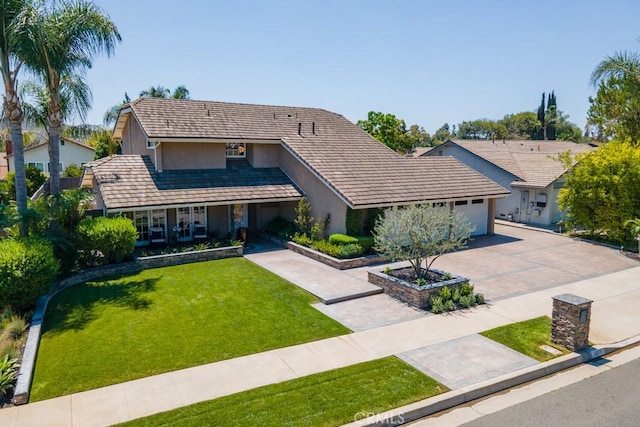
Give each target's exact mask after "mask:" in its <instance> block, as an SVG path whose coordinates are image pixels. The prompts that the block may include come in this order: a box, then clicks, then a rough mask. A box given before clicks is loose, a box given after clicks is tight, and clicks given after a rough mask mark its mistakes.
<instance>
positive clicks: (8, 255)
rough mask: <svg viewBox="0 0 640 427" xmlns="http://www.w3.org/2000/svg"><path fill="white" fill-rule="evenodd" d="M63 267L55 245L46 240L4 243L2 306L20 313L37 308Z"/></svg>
mask: <svg viewBox="0 0 640 427" xmlns="http://www.w3.org/2000/svg"><path fill="white" fill-rule="evenodd" d="M59 268H60V264H59V262H58V260H57V259H56V258H55V256H54V255H53V249H52V248H51V245H50V244H49V243H48V242H47V241H45V240H42V239H37V238H26V239H10V240H2V241H0V307H5V306H10V307H12V308H13V309H14V310H16V311H18V312H23V311H26V310H30V309H32V308H33V306H34V304H35V303H36V301H37V300H38V298H40V296H41V295H43V294H45V293H47V292H48V291H49V289H50V287H51V283H52V282H53V280H54V279H55V277H56V275H57V274H58V269H59Z"/></svg>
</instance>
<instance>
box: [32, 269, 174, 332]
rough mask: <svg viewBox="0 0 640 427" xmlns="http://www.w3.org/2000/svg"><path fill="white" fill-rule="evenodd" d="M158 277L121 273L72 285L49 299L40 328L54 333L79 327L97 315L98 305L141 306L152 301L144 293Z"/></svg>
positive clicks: (139, 307) (149, 290)
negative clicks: (133, 277) (138, 277)
mask: <svg viewBox="0 0 640 427" xmlns="http://www.w3.org/2000/svg"><path fill="white" fill-rule="evenodd" d="M161 277H162V276H158V277H154V278H148V279H144V280H133V281H129V280H126V278H122V277H121V278H117V279H111V280H103V281H93V282H86V283H83V284H80V285H76V286H74V287H73V288H70V289H69V290H67V291H65V292H63V293H61V294H59V295H57V296H56V297H55V298H54V299H53V300H52V301H51V302H50V303H49V307H48V308H47V316H46V317H45V322H44V323H45V324H44V328H43V332H47V333H49V334H55V333H62V332H65V331H69V330H82V329H84V328H85V326H86V325H88V324H89V323H90V322H92V321H93V320H95V319H96V318H97V317H98V313H96V311H97V310H96V309H97V308H98V307H99V306H106V305H111V306H117V307H124V308H130V309H133V310H145V309H147V308H149V307H150V306H151V304H152V301H151V299H149V298H148V297H146V296H145V294H146V293H148V292H153V291H155V290H156V283H157V282H158V280H160V279H161Z"/></svg>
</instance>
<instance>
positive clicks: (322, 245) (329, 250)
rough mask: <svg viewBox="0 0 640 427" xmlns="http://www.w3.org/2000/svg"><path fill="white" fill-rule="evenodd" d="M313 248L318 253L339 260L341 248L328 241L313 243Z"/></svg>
mask: <svg viewBox="0 0 640 427" xmlns="http://www.w3.org/2000/svg"><path fill="white" fill-rule="evenodd" d="M311 248H312V249H315V250H316V251H318V252H322V253H323V254H327V255H329V256H332V257H334V258H338V254H339V252H340V246H338V245H332V244H331V243H329V242H327V241H326V240H318V241H316V242H313V243H312V245H311Z"/></svg>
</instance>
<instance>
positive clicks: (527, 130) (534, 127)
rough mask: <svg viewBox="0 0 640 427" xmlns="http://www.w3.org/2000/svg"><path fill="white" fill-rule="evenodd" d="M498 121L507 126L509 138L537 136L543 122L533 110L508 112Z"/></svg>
mask: <svg viewBox="0 0 640 427" xmlns="http://www.w3.org/2000/svg"><path fill="white" fill-rule="evenodd" d="M498 123H500V124H502V125H503V126H504V127H506V128H507V132H508V133H509V137H508V138H509V139H532V138H534V137H535V136H537V134H538V131H539V129H540V127H541V126H542V124H541V123H540V120H538V116H537V114H536V113H534V112H533V111H523V112H521V113H516V114H507V115H506V116H504V118H502V119H501V120H498Z"/></svg>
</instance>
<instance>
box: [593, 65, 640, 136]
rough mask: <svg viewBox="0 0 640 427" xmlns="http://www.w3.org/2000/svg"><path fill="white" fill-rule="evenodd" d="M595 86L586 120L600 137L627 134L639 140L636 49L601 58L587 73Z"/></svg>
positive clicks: (639, 88)
mask: <svg viewBox="0 0 640 427" xmlns="http://www.w3.org/2000/svg"><path fill="white" fill-rule="evenodd" d="M591 84H592V85H593V86H594V87H597V88H598V92H597V95H596V97H595V98H589V102H590V103H591V106H590V108H589V113H588V124H589V125H591V126H593V127H594V128H595V132H594V133H595V134H596V135H597V136H598V137H599V138H600V139H602V140H608V139H613V138H615V139H618V140H623V139H626V138H630V140H631V142H632V143H634V144H636V143H638V141H640V53H638V52H617V53H615V54H614V55H612V56H608V57H606V58H605V59H603V60H602V61H601V62H600V63H599V64H598V65H597V66H596V68H595V69H594V70H593V73H592V74H591Z"/></svg>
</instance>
